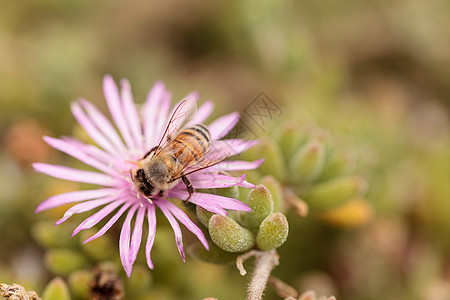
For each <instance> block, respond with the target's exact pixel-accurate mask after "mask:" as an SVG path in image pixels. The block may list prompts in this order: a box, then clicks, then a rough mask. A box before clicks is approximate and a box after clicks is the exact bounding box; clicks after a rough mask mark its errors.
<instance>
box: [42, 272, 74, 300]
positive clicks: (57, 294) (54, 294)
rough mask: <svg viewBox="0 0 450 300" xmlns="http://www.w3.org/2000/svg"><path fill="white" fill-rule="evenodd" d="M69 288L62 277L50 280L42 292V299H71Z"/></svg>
mask: <svg viewBox="0 0 450 300" xmlns="http://www.w3.org/2000/svg"><path fill="white" fill-rule="evenodd" d="M70 299H71V298H70V293H69V289H68V288H67V285H66V283H65V282H64V280H62V279H61V278H60V277H56V278H55V279H53V280H52V281H50V282H49V283H48V284H47V286H46V287H45V289H44V292H43V293H42V300H70Z"/></svg>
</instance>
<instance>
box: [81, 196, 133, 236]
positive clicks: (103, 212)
mask: <svg viewBox="0 0 450 300" xmlns="http://www.w3.org/2000/svg"><path fill="white" fill-rule="evenodd" d="M126 201H127V199H120V200H117V201H114V202H111V203H110V204H108V205H107V206H105V207H103V208H102V209H100V210H99V211H98V212H96V213H95V214H93V215H92V216H90V217H89V218H87V219H85V220H84V221H83V222H81V224H80V225H78V227H77V228H75V230H74V231H73V233H72V236H75V235H76V234H78V232H80V231H81V230H85V229H89V228H92V226H94V225H95V224H97V223H98V222H100V221H101V220H103V219H104V218H105V217H106V216H107V215H109V214H110V213H112V212H113V211H114V210H115V209H116V208H117V207H119V206H120V205H122V204H123V203H125V202H126ZM125 205H126V204H125Z"/></svg>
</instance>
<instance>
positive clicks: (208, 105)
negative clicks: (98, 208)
mask: <svg viewBox="0 0 450 300" xmlns="http://www.w3.org/2000/svg"><path fill="white" fill-rule="evenodd" d="M213 109H214V104H213V103H212V101H210V100H208V101H205V103H203V104H202V106H200V108H199V109H198V110H197V111H196V112H195V113H194V115H193V117H192V119H191V120H190V121H189V122H188V123H187V124H186V126H191V125H194V124H201V123H203V122H205V120H206V119H207V118H208V117H209V115H210V114H211V112H212V110H213Z"/></svg>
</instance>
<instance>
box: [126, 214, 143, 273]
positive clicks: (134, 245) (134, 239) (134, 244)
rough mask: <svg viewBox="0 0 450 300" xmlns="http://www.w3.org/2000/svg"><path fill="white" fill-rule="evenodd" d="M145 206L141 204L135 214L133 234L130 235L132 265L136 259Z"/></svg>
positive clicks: (139, 245) (140, 239)
mask: <svg viewBox="0 0 450 300" xmlns="http://www.w3.org/2000/svg"><path fill="white" fill-rule="evenodd" d="M144 216H145V206H141V207H139V209H138V212H137V214H136V221H135V223H134V228H133V235H132V236H131V244H130V264H131V265H133V264H134V262H135V261H136V258H137V255H138V252H139V248H140V247H141V241H142V224H143V223H144Z"/></svg>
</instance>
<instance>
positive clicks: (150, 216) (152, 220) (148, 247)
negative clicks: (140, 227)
mask: <svg viewBox="0 0 450 300" xmlns="http://www.w3.org/2000/svg"><path fill="white" fill-rule="evenodd" d="M147 220H148V237H147V242H146V243H145V257H146V258H147V265H148V267H149V268H150V269H153V262H152V259H151V257H150V252H151V251H152V247H153V243H154V242H155V233H156V213H155V206H154V205H148V207H147Z"/></svg>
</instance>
